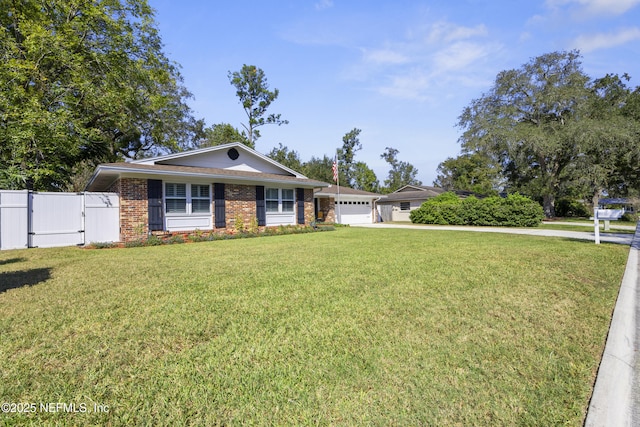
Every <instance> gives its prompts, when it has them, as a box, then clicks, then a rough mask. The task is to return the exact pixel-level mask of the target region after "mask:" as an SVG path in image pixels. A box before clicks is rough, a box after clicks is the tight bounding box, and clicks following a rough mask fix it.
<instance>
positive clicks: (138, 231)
mask: <svg viewBox="0 0 640 427" xmlns="http://www.w3.org/2000/svg"><path fill="white" fill-rule="evenodd" d="M119 187H120V188H119V190H120V192H119V193H118V194H120V240H122V241H123V242H129V241H132V240H137V239H144V238H146V237H147V235H148V233H149V205H148V201H147V180H146V179H138V178H122V179H121V180H120V182H119Z"/></svg>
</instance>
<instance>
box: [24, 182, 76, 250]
mask: <svg viewBox="0 0 640 427" xmlns="http://www.w3.org/2000/svg"><path fill="white" fill-rule="evenodd" d="M83 213H84V197H83V195H82V194H76V193H31V222H30V223H29V247H31V248H33V247H40V248H46V247H51V246H73V245H82V244H84V215H83Z"/></svg>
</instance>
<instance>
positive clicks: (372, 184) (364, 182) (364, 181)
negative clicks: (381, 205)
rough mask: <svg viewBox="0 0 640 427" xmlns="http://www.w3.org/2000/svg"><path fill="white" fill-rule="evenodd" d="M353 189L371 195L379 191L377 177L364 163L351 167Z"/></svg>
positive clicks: (357, 163)
mask: <svg viewBox="0 0 640 427" xmlns="http://www.w3.org/2000/svg"><path fill="white" fill-rule="evenodd" d="M353 188H355V189H356V190H363V191H370V192H372V193H377V192H378V191H380V182H379V181H378V177H376V174H375V172H374V171H373V170H371V169H370V168H369V166H367V164H366V163H364V162H356V163H354V165H353Z"/></svg>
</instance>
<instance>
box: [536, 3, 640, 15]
mask: <svg viewBox="0 0 640 427" xmlns="http://www.w3.org/2000/svg"><path fill="white" fill-rule="evenodd" d="M545 4H546V5H547V7H549V8H551V9H552V10H556V11H557V10H558V9H561V8H563V7H564V6H569V7H575V8H576V9H574V10H573V11H572V14H574V15H575V16H579V17H580V16H584V17H598V16H601V15H614V16H616V15H622V14H624V13H626V12H627V11H629V10H630V9H632V8H634V7H635V6H637V5H639V4H640V0H547V1H546V3H545Z"/></svg>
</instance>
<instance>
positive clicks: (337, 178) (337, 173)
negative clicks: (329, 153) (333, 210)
mask: <svg viewBox="0 0 640 427" xmlns="http://www.w3.org/2000/svg"><path fill="white" fill-rule="evenodd" d="M333 175H334V178H335V181H336V185H337V186H338V203H337V205H338V211H337V215H338V216H337V218H336V222H337V223H338V224H341V223H342V216H341V214H340V167H339V165H338V154H337V153H336V161H335V171H334V174H333Z"/></svg>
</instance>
